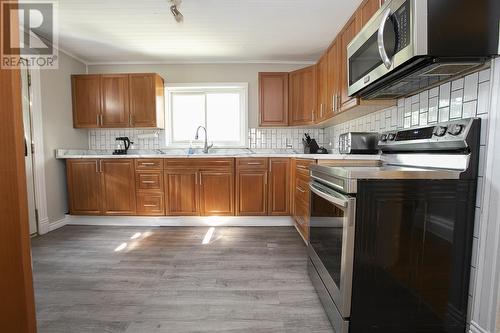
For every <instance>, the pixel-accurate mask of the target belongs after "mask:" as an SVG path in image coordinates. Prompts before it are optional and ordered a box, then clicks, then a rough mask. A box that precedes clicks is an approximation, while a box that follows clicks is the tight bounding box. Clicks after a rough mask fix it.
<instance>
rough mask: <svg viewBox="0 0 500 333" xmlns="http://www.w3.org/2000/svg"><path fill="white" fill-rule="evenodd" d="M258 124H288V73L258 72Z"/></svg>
mask: <svg viewBox="0 0 500 333" xmlns="http://www.w3.org/2000/svg"><path fill="white" fill-rule="evenodd" d="M259 125H260V126H287V125H288V73H259Z"/></svg>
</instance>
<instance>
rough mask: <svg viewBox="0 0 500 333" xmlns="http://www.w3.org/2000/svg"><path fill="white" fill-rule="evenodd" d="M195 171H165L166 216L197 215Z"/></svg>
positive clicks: (197, 194)
mask: <svg viewBox="0 0 500 333" xmlns="http://www.w3.org/2000/svg"><path fill="white" fill-rule="evenodd" d="M198 201H199V191H198V171H197V170H167V171H165V202H166V205H165V208H166V212H167V215H199V205H198Z"/></svg>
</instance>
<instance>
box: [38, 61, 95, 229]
mask: <svg viewBox="0 0 500 333" xmlns="http://www.w3.org/2000/svg"><path fill="white" fill-rule="evenodd" d="M85 71H86V65H85V64H83V63H82V62H80V61H78V60H75V59H73V58H71V57H69V56H67V55H66V54H64V53H62V52H59V69H57V70H54V69H45V70H41V71H40V83H41V99H42V114H43V141H44V154H45V182H46V192H47V211H48V217H49V223H50V222H56V221H58V220H60V219H62V218H64V215H65V214H66V212H67V211H68V207H67V191H66V169H65V164H64V161H62V160H56V158H55V150H56V149H57V148H83V149H85V148H88V136H87V131H86V130H77V129H74V128H73V115H72V108H71V78H70V75H71V74H79V73H85Z"/></svg>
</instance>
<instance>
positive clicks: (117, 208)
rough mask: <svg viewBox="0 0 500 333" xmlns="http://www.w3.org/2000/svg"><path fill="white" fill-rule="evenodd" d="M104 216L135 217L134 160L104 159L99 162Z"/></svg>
mask: <svg viewBox="0 0 500 333" xmlns="http://www.w3.org/2000/svg"><path fill="white" fill-rule="evenodd" d="M99 170H100V172H101V179H102V180H101V184H102V192H101V194H102V196H101V200H102V207H103V208H102V213H103V214H104V215H135V213H136V201H135V175H134V174H135V172H134V160H131V159H104V160H100V161H99Z"/></svg>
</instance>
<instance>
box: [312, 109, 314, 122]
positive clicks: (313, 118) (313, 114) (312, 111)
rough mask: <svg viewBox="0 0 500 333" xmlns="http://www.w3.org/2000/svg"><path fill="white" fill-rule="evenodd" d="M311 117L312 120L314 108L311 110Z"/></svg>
mask: <svg viewBox="0 0 500 333" xmlns="http://www.w3.org/2000/svg"><path fill="white" fill-rule="evenodd" d="M311 119H312V120H313V121H314V110H311Z"/></svg>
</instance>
